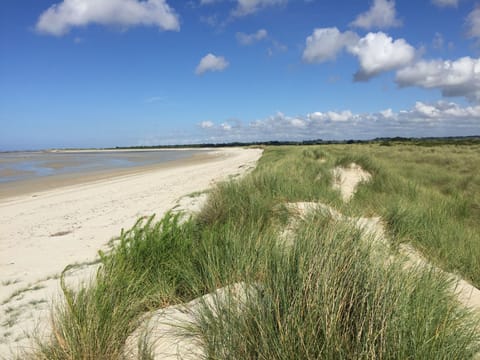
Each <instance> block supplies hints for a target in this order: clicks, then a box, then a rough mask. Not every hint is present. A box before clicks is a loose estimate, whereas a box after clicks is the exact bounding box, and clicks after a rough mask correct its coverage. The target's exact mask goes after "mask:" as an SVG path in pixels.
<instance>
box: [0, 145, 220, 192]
mask: <svg viewBox="0 0 480 360" xmlns="http://www.w3.org/2000/svg"><path fill="white" fill-rule="evenodd" d="M115 151H117V150H115ZM118 151H122V150H118ZM160 151H161V150H160ZM72 152H73V151H69V153H72ZM80 152H82V151H80ZM84 152H86V150H85V151H84ZM109 152H111V150H109ZM221 156H222V153H221V152H218V151H214V150H212V151H210V152H205V153H201V154H195V155H193V156H191V157H189V158H185V159H180V160H173V161H166V162H161V163H158V164H154V165H145V166H133V167H127V168H120V169H108V170H100V171H99V170H97V171H87V172H83V173H80V172H78V173H69V174H59V175H51V176H43V177H37V178H35V179H29V180H21V181H15V182H6V183H0V200H5V199H6V198H11V197H17V196H20V195H31V196H38V194H36V193H38V192H42V191H47V190H53V189H57V188H60V187H65V186H71V185H77V184H85V183H90V182H95V181H101V180H107V179H111V178H115V177H119V176H126V175H132V174H141V173H145V172H149V171H152V170H160V169H169V168H174V167H178V166H185V165H194V164H198V163H201V162H204V161H209V160H214V159H216V158H218V157H221ZM50 165H51V166H53V168H55V169H61V168H64V167H70V166H72V165H74V164H73V163H72V162H63V163H58V162H57V163H51V164H47V165H46V167H49V166H50ZM4 171H5V174H0V176H2V175H3V176H14V175H16V174H17V173H18V174H21V173H25V172H23V171H14V170H8V169H7V170H4Z"/></svg>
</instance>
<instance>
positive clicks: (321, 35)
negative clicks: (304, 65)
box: [303, 27, 358, 63]
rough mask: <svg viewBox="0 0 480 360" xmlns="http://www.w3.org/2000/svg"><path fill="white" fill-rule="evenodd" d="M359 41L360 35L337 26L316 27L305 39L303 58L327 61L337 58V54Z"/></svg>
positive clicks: (318, 61) (308, 60) (311, 60)
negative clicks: (339, 28) (343, 30)
mask: <svg viewBox="0 0 480 360" xmlns="http://www.w3.org/2000/svg"><path fill="white" fill-rule="evenodd" d="M357 42H358V35H357V34H355V33H354V32H351V31H346V32H344V33H342V32H340V31H339V30H338V29H337V28H336V27H331V28H320V29H315V30H314V31H313V33H312V35H310V36H309V37H307V39H306V40H305V44H306V45H305V50H304V51H303V60H304V61H307V62H310V63H311V62H317V63H320V62H325V61H329V60H335V58H336V56H337V54H338V53H339V52H340V51H342V50H343V49H344V48H346V47H348V46H352V45H353V44H355V43H357Z"/></svg>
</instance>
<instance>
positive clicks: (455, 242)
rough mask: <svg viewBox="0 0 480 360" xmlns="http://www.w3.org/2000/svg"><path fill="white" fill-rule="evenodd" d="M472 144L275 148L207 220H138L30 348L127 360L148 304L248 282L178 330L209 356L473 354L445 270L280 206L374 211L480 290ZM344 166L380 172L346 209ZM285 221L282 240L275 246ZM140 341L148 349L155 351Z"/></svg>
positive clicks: (473, 331) (471, 335) (468, 314)
mask: <svg viewBox="0 0 480 360" xmlns="http://www.w3.org/2000/svg"><path fill="white" fill-rule="evenodd" d="M479 150H480V147H479V146H478V145H469V146H462V147H456V146H451V145H448V146H438V147H428V148H427V147H418V146H415V145H395V146H389V147H383V146H380V145H329V146H317V147H270V148H267V149H266V150H265V153H264V155H263V157H262V158H261V160H260V161H259V163H258V166H257V168H256V169H255V170H254V171H253V172H252V173H250V174H248V175H247V176H245V177H243V178H241V179H237V180H233V181H230V182H226V183H222V184H219V185H218V186H217V187H216V188H214V189H213V190H212V191H211V192H210V195H209V198H208V200H207V203H206V205H205V206H204V208H203V210H202V211H201V212H200V214H199V215H197V216H195V217H194V218H191V219H190V220H188V221H185V222H180V221H179V215H175V216H173V215H171V214H167V215H166V216H165V217H164V218H163V219H161V220H159V221H158V222H156V220H154V219H153V218H152V219H148V220H146V219H143V220H140V221H139V222H138V223H137V224H136V225H135V226H134V227H133V228H132V229H130V230H128V231H126V232H124V233H122V234H121V236H120V240H119V241H117V242H114V245H113V249H112V251H111V252H109V253H106V254H102V256H101V259H102V260H101V264H102V265H101V267H100V269H99V270H98V273H97V276H96V277H95V278H94V279H92V281H91V283H90V284H88V285H86V286H84V287H83V288H81V289H69V288H67V286H66V285H65V284H64V283H62V288H63V292H64V300H63V301H62V302H59V303H58V304H56V307H55V309H54V311H53V314H52V323H53V332H52V335H51V336H50V338H49V339H46V340H45V339H43V340H39V341H38V343H37V345H36V350H35V351H34V352H33V353H31V354H29V355H28V356H27V355H25V357H29V358H34V359H92V360H93V359H98V360H102V359H121V358H122V357H123V356H124V345H125V341H126V339H127V338H128V336H129V335H130V334H131V333H132V332H133V331H134V330H135V328H137V326H138V325H139V323H140V322H141V321H142V316H143V315H144V314H145V313H146V312H148V311H150V310H154V309H158V308H162V307H167V306H170V305H174V304H180V303H185V302H188V301H191V300H193V299H195V298H197V297H199V296H202V295H205V294H208V293H211V292H214V291H215V290H216V289H219V288H222V287H226V286H228V285H231V284H238V283H242V284H246V285H248V287H249V289H254V290H252V291H247V292H246V294H245V296H244V297H243V298H242V299H241V300H238V298H237V297H234V296H233V295H232V296H231V298H230V299H228V294H227V295H226V296H227V299H225V298H223V300H221V301H220V300H219V301H216V302H214V305H213V306H212V305H208V306H207V305H206V304H205V306H203V307H201V309H200V311H199V312H198V313H197V316H196V320H195V322H194V323H191V324H186V327H185V328H184V329H182V331H183V332H184V333H185V334H187V335H189V336H192V337H194V338H196V339H198V342H199V344H200V346H201V347H202V349H203V350H202V351H203V353H204V354H205V357H206V358H211V359H469V358H472V357H473V356H474V355H475V354H477V353H478V352H480V336H479V332H478V325H479V324H478V317H477V315H476V314H474V313H473V312H472V311H470V310H468V309H465V308H463V307H462V306H461V304H460V303H459V301H458V300H457V298H456V297H455V295H454V294H453V293H452V292H451V280H450V279H449V278H447V276H445V275H444V274H443V273H441V272H439V271H436V270H435V269H434V268H422V267H407V266H405V263H404V261H405V260H403V259H402V258H401V257H398V256H396V252H395V246H392V247H391V248H390V247H382V248H380V249H379V248H378V246H377V244H376V243H375V241H374V240H373V239H371V235H369V234H366V233H365V231H362V230H361V229H358V228H356V227H354V226H352V224H348V223H345V222H342V221H339V220H338V219H336V218H335V216H333V215H332V214H331V213H328V212H322V211H313V212H312V213H310V214H308V215H305V216H303V217H302V218H300V219H297V220H296V223H295V226H292V214H291V213H290V211H289V208H288V206H287V204H289V203H295V202H316V203H319V202H320V203H323V204H328V205H329V206H331V207H333V208H336V209H337V210H338V211H340V212H342V213H343V214H345V215H348V216H381V217H382V218H383V219H384V222H385V223H386V232H387V237H388V239H389V240H391V242H392V244H393V245H395V244H398V243H399V242H410V243H412V244H413V245H414V246H416V247H417V248H419V249H420V251H421V252H422V253H423V254H424V255H425V256H426V257H427V258H429V259H431V260H432V261H434V262H435V263H436V264H437V265H439V266H440V267H442V268H443V269H445V270H448V271H456V272H459V273H461V274H462V275H463V276H465V277H466V278H468V279H470V280H471V281H473V282H474V283H475V284H476V285H477V286H478V285H480V265H479V263H478V259H479V258H480V241H479V240H480V239H479V234H480V228H479V227H480V224H479V222H478V221H476V219H477V220H478V218H480V206H479V204H480V203H479V201H480V174H478V170H477V169H476V166H475V164H478V162H479V156H480V155H479V154H480V151H479ZM352 154H353V155H352ZM351 162H355V163H356V164H359V165H360V166H362V168H363V169H365V170H367V171H368V172H369V173H370V174H371V175H372V178H371V180H370V181H369V182H368V183H363V184H362V185H361V186H359V187H358V189H357V192H356V194H355V196H354V197H353V198H352V199H351V200H350V201H349V202H348V203H345V202H344V201H343V200H342V198H341V196H340V193H339V191H338V190H334V189H333V188H332V183H333V180H334V178H333V177H334V175H333V172H332V169H333V168H334V167H335V166H342V165H348V164H350V163H351ZM286 228H289V229H290V232H289V233H288V236H289V239H288V241H285V239H283V240H281V239H282V238H284V236H285V235H284V234H285V233H284V230H285V229H286ZM187 325H188V326H187ZM147 335H148V334H147ZM185 336H186V335H185ZM145 338H146V339H147V340H145V341H144V342H142V343H140V344H139V348H140V351H139V353H140V357H141V358H143V359H150V358H152V353H151V351H150V350H151V347H150V346H149V344H148V343H145V342H148V341H149V340H148V336H146V337H145ZM159 341H161V339H160V340H159Z"/></svg>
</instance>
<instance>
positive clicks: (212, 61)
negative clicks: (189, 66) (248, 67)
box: [195, 54, 229, 75]
mask: <svg viewBox="0 0 480 360" xmlns="http://www.w3.org/2000/svg"><path fill="white" fill-rule="evenodd" d="M228 65H229V63H228V61H227V60H225V58H224V57H223V56H215V55H213V54H207V55H205V56H204V57H203V58H202V59H201V60H200V63H199V64H198V65H197V68H196V69H195V74H197V75H202V74H203V73H205V72H207V71H222V70H225V69H226V68H227V66H228Z"/></svg>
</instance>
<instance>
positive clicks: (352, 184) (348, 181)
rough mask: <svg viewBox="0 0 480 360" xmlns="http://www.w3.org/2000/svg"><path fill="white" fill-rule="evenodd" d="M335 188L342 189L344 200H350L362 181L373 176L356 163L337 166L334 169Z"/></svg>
mask: <svg viewBox="0 0 480 360" xmlns="http://www.w3.org/2000/svg"><path fill="white" fill-rule="evenodd" d="M333 177H334V182H333V188H334V189H338V190H340V194H341V195H342V199H343V201H345V202H347V201H349V200H350V199H351V198H352V197H353V195H354V194H355V191H356V189H357V186H358V184H360V183H361V182H365V181H369V180H370V179H371V178H372V176H371V175H370V173H368V172H366V171H365V170H363V169H362V168H361V167H360V166H358V165H357V164H355V163H351V164H350V165H349V166H348V167H340V166H337V167H336V168H335V169H333Z"/></svg>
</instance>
